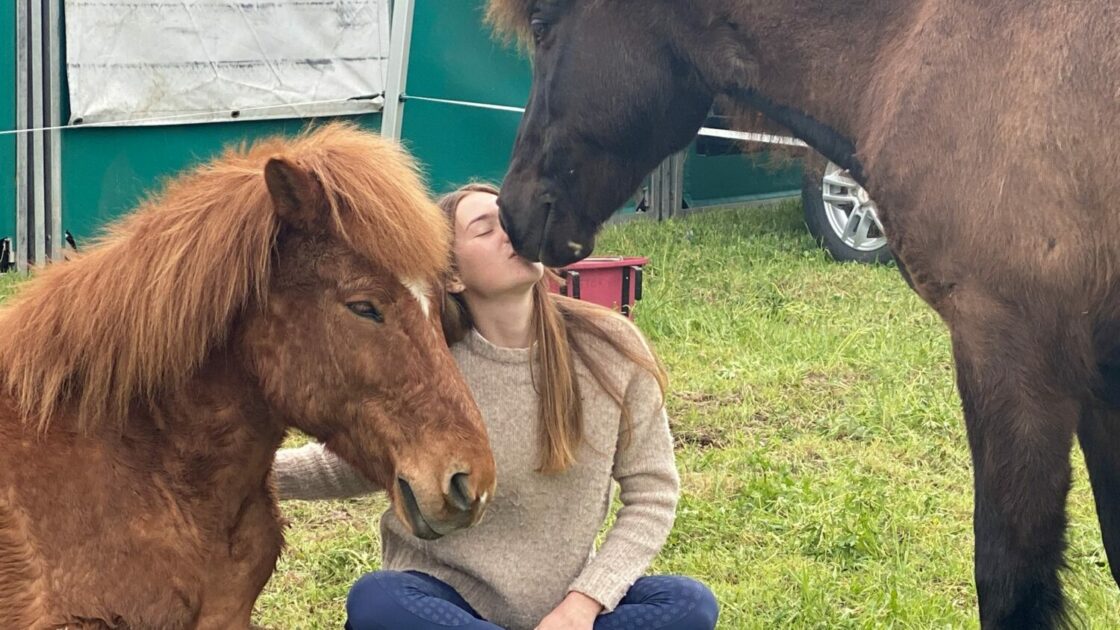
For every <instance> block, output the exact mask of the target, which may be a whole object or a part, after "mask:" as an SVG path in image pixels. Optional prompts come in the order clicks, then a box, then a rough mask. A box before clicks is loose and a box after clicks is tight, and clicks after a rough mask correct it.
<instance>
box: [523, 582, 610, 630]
mask: <svg viewBox="0 0 1120 630" xmlns="http://www.w3.org/2000/svg"><path fill="white" fill-rule="evenodd" d="M602 610H603V606H602V604H600V603H599V602H597V601H595V600H594V599H591V598H590V597H588V596H587V595H584V594H583V593H578V592H576V591H572V592H570V593H568V596H567V597H565V598H564V601H562V602H560V605H559V606H557V607H556V608H554V609H552V612H550V613H548V616H546V617H545V618H544V619H541V622H540V623H539V624H537V628H536V630H591V627H592V626H594V625H595V617H597V616H599V612H600V611H602Z"/></svg>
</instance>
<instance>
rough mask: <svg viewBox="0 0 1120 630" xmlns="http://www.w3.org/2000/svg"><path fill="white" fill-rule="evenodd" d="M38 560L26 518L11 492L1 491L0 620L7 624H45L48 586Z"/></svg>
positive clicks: (25, 626)
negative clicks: (44, 603) (45, 598)
mask: <svg viewBox="0 0 1120 630" xmlns="http://www.w3.org/2000/svg"><path fill="white" fill-rule="evenodd" d="M37 560H38V558H37V555H36V553H35V550H34V548H33V547H32V546H31V538H30V535H29V532H28V528H27V523H26V520H25V519H24V518H22V517H21V514H20V513H19V512H18V511H17V510H16V508H15V501H13V500H12V496H11V492H7V493H4V492H0V619H2V620H4V624H5V627H12V628H38V627H41V626H42V625H43V622H44V616H45V615H44V610H43V597H44V596H45V594H46V589H45V580H44V576H43V571H42V568H41V566H40V564H39V563H38V561H37ZM8 624H10V625H8Z"/></svg>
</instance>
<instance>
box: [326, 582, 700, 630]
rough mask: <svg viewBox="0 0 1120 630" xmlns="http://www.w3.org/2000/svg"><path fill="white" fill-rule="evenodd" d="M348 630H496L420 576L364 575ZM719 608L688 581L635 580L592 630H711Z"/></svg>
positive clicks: (353, 596) (350, 603) (353, 593)
mask: <svg viewBox="0 0 1120 630" xmlns="http://www.w3.org/2000/svg"><path fill="white" fill-rule="evenodd" d="M346 617H347V620H346V628H347V630H401V629H403V628H407V629H408V630H447V629H448V628H455V629H457V630H501V628H500V627H499V626H496V625H494V624H492V623H490V622H489V621H486V620H485V619H483V618H482V616H481V615H479V614H478V613H477V612H475V610H474V609H473V608H471V606H470V604H468V603H467V602H466V600H464V599H463V598H462V597H461V596H460V595H459V594H458V593H456V592H455V589H453V588H451V587H450V586H448V585H447V584H446V583H444V582H442V581H440V580H437V579H436V578H434V577H432V576H430V575H428V574H426V573H420V572H419V571H376V572H374V573H368V574H366V575H363V576H362V577H361V579H359V580H358V581H357V582H356V583H355V584H354V586H353V587H352V588H351V589H350V595H349V596H348V597H347V599H346ZM718 617H719V605H718V604H717V603H716V598H715V596H714V595H712V592H711V591H710V590H708V587H706V586H704V585H703V584H701V583H700V582H697V581H696V580H693V579H692V578H687V577H680V576H671V575H656V576H650V577H643V578H639V579H638V581H637V582H635V583H634V585H633V586H632V587H630V590H629V591H628V592H627V593H626V596H625V597H623V598H622V601H620V602H619V604H618V606H617V607H615V609H614V610H613V611H611V612H609V613H606V614H603V615H599V617H598V618H597V619H596V620H595V630H712V629H713V628H715V627H716V619H717V618H718Z"/></svg>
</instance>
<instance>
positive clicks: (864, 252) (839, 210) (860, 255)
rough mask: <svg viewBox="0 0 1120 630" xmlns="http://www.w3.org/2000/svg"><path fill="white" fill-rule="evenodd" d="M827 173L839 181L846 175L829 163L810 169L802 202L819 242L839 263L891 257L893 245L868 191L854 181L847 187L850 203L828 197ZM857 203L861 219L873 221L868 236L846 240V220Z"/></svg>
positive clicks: (802, 185) (807, 225)
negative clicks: (825, 185)
mask: <svg viewBox="0 0 1120 630" xmlns="http://www.w3.org/2000/svg"><path fill="white" fill-rule="evenodd" d="M826 175H828V176H830V180H829V181H830V182H833V183H835V182H836V181H837V180H838V179H843V178H844V177H845V175H846V173H844V171H842V170H841V169H840V167H838V166H836V165H834V164H831V163H829V164H828V165H827V166H825V167H823V168H806V170H805V175H804V177H803V180H802V184H801V203H802V206H803V207H804V210H805V225H806V227H808V228H809V233H810V234H812V235H813V238H814V239H816V241H817V243H818V244H819V245H820V246H821V247H823V248H824V249H825V250H827V251H828V253H829V254H830V255H831V256H832V258H833V259H835V260H836V261H838V262H858V263H864V264H880V263H886V262H889V261H890V260H891V251H890V246H889V245H888V244H887V242H886V237H885V235H884V234H883V233H882V227H881V225H880V224H879V222H878V214H877V208H876V207H875V205H874V202H873V201H871V199H870V198H868V197H867V193H866V192H864V191H863V189H862V188H859V186H858V184H855V183H854V182H851V183H852V184H853V185H854V188H851V189H845V190H843V192H844V194H845V195H848V196H849V197H850V198H851V199H850V202H849V203H844V202H837V201H836V197H835V196H833V197H832V201H831V202H826V200H825V198H824V191H823V187H824V182H825V177H826ZM853 206H858V207H859V209H860V212H861V215H860V216H861V217H862V218H861V220H863V221H869V223H868V226H867V228H868V229H866V230H865V232H866V235H867V238H859V237H849V238H848V239H845V237H844V232H843V228H842V227H841V226H842V225H843V223H844V220H845V219H847V218H850V217H851V210H852V209H853Z"/></svg>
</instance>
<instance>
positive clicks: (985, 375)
mask: <svg viewBox="0 0 1120 630" xmlns="http://www.w3.org/2000/svg"><path fill="white" fill-rule="evenodd" d="M998 310H999V309H998V306H996V307H995V308H994V309H990V310H989V309H987V308H984V309H979V310H977V311H976V314H977V316H976V317H975V318H973V319H971V321H968V320H964V319H963V318H959V317H958V318H954V320H953V321H952V322H951V324H950V328H951V330H952V333H953V353H954V357H955V359H956V366H957V387H958V389H959V391H960V395H961V401H962V403H963V407H964V416H965V424H966V427H967V430H968V440H969V446H970V447H971V451H972V463H973V471H974V492H975V505H974V514H973V528H974V533H975V537H976V540H975V563H976V564H975V578H976V588H977V595H978V599H979V607H980V623H981V625H982V626H983V627H984V628H1051V627H1055V626H1056V625H1059V624H1062V623H1063V622H1064V621H1065V615H1064V610H1063V600H1062V592H1061V585H1060V583H1059V580H1058V570H1059V569H1060V568H1061V566H1062V553H1063V551H1064V549H1065V539H1064V531H1065V525H1066V516H1065V501H1066V495H1067V493H1068V491H1069V485H1070V462H1069V454H1070V448H1071V446H1072V442H1073V434H1074V431H1075V429H1076V426H1077V422H1078V417H1079V415H1080V407H1081V404H1080V402H1079V401H1078V398H1077V397H1076V396H1075V395H1073V393H1072V392H1071V391H1070V388H1069V387H1063V386H1062V385H1061V383H1063V381H1064V380H1066V377H1067V374H1066V372H1067V371H1068V366H1065V365H1063V364H1061V362H1060V361H1056V360H1055V359H1054V357H1053V356H1052V354H1054V353H1053V349H1052V348H1043V347H1041V344H1042V343H1044V342H1045V341H1047V340H1048V339H1047V337H1046V336H1045V335H1042V336H1041V337H1040V336H1039V333H1040V331H1039V328H1040V327H1039V326H1038V325H1033V324H1035V322H1027V321H1022V320H1020V319H1018V318H1012V317H1006V318H1002V319H1003V321H999V319H998V318H999V315H993V311H997V312H998ZM958 315H959V313H958ZM1050 339H1053V338H1050Z"/></svg>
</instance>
